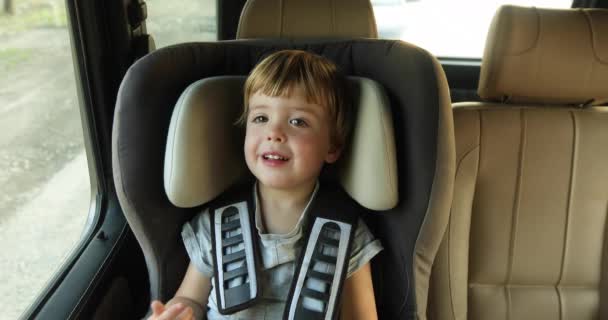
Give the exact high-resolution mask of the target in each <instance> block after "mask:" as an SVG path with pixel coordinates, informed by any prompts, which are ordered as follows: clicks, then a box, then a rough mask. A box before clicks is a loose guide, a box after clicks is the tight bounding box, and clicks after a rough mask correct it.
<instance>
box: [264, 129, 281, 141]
mask: <svg viewBox="0 0 608 320" xmlns="http://www.w3.org/2000/svg"><path fill="white" fill-rule="evenodd" d="M266 140H267V141H273V142H284V141H285V134H284V133H283V130H281V129H280V128H277V127H274V128H271V129H270V130H268V134H267V135H266Z"/></svg>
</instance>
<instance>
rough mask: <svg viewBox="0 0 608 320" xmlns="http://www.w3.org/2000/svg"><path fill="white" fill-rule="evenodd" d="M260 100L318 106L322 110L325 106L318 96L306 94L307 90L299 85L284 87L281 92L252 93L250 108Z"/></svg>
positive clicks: (264, 91)
mask: <svg viewBox="0 0 608 320" xmlns="http://www.w3.org/2000/svg"><path fill="white" fill-rule="evenodd" d="M272 91H274V92H272ZM256 100H257V101H256ZM261 100H281V101H283V102H285V103H288V102H293V103H298V104H310V105H318V106H320V107H322V108H325V107H324V105H325V104H326V103H324V101H323V99H322V98H321V97H320V96H316V95H313V94H307V90H306V89H305V88H304V86H302V85H299V84H298V85H293V86H289V87H286V88H284V89H282V90H263V88H262V89H259V90H257V91H255V92H253V93H252V94H251V96H250V97H249V104H250V107H253V106H254V103H253V102H254V101H255V102H259V101H261Z"/></svg>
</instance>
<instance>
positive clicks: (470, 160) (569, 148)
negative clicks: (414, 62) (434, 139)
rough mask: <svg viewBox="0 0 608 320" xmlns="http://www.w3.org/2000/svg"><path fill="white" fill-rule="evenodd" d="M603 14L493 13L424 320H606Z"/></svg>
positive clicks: (461, 109) (509, 9)
mask: <svg viewBox="0 0 608 320" xmlns="http://www.w3.org/2000/svg"><path fill="white" fill-rule="evenodd" d="M607 33H608V11H606V10H593V9H584V10H557V9H538V8H524V7H515V6H503V7H501V8H500V9H499V10H498V12H497V13H496V15H495V17H494V20H493V22H492V26H491V28H490V31H489V34H488V41H487V43H486V50H485V53H484V57H483V61H482V66H481V79H480V82H479V89H478V91H479V95H480V96H481V97H482V99H483V100H484V102H481V103H477V102H470V103H457V104H455V105H454V125H455V135H456V156H457V157H456V159H457V170H456V180H455V186H454V188H455V191H454V201H453V206H452V211H451V215H450V221H449V224H448V228H447V231H446V234H445V237H444V240H443V241H442V244H441V248H440V250H439V252H438V254H437V259H436V261H435V265H434V267H433V271H432V276H431V279H432V281H431V283H432V285H431V291H430V299H431V303H430V304H429V312H428V313H429V318H431V319H438V320H446V319H541V320H542V319H606V318H608V313H607V312H608V308H607V306H608V291H607V290H606V288H608V287H607V283H608V272H607V270H608V268H607V265H606V261H608V260H606V258H607V257H608V255H607V254H606V252H607V251H606V243H607V242H606V239H608V236H607V233H606V222H607V215H608V210H607V208H608V206H607V203H608V200H607V199H608V170H606V168H605V164H606V163H607V162H608V108H606V104H605V103H606V101H608V85H607V84H608V37H606V34H607Z"/></svg>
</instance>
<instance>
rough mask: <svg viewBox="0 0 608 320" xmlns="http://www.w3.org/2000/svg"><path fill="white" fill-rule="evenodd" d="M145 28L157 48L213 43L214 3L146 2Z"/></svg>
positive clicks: (214, 35) (148, 0)
mask: <svg viewBox="0 0 608 320" xmlns="http://www.w3.org/2000/svg"><path fill="white" fill-rule="evenodd" d="M146 4H147V8H148V18H147V19H146V27H147V30H148V33H149V34H150V35H152V37H154V41H155V42H156V47H157V48H162V47H166V46H169V45H172V44H176V43H182V42H197V41H215V40H217V22H216V21H217V15H216V0H199V1H166V0H147V1H146Z"/></svg>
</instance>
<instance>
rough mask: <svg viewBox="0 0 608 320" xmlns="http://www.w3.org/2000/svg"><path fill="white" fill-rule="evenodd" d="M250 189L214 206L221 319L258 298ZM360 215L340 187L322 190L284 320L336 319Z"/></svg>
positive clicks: (257, 261)
mask: <svg viewBox="0 0 608 320" xmlns="http://www.w3.org/2000/svg"><path fill="white" fill-rule="evenodd" d="M251 189H252V188H251V186H249V187H248V188H240V190H238V191H234V192H225V193H224V195H222V196H221V197H220V198H218V199H216V200H214V201H213V202H212V203H211V204H210V206H209V210H210V216H211V241H212V248H213V249H212V256H213V259H214V285H215V292H216V298H217V300H216V301H217V304H218V311H219V312H220V313H221V314H232V313H235V312H237V311H240V310H243V309H246V308H248V307H249V306H251V305H252V304H254V303H255V302H256V301H257V299H258V298H259V296H260V292H261V288H260V284H259V282H258V270H260V266H261V265H262V264H261V263H260V261H261V260H260V259H261V258H260V255H259V252H258V251H259V247H258V240H257V238H258V237H257V231H256V229H255V220H254V219H255V214H254V213H255V205H254V204H255V202H254V199H253V196H254V195H253V192H252V190H251ZM361 210H362V207H360V206H359V205H358V204H357V203H356V202H355V201H354V200H352V199H351V198H350V197H349V196H348V195H347V194H346V192H344V191H343V190H342V189H341V188H340V187H334V186H328V185H325V184H321V185H320V186H319V190H317V193H316V195H315V198H314V199H313V200H312V202H311V204H310V207H309V208H308V211H309V212H308V213H307V214H309V219H308V221H309V222H308V223H307V224H306V225H305V226H303V228H304V234H305V235H306V238H305V240H306V242H305V243H306V245H305V246H304V248H303V250H302V251H301V253H300V256H299V257H298V258H297V265H296V268H295V273H294V277H293V279H292V283H291V289H290V291H289V297H288V299H287V303H286V306H285V311H284V314H283V319H286V320H299V319H337V318H338V315H339V310H338V309H339V308H338V307H339V305H340V293H341V291H342V287H343V284H344V280H345V278H346V274H347V273H348V262H349V260H350V248H351V243H352V239H353V237H354V232H355V230H356V228H357V220H358V217H359V214H360V212H361Z"/></svg>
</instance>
